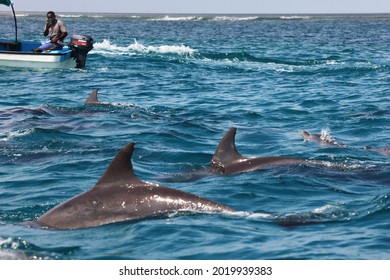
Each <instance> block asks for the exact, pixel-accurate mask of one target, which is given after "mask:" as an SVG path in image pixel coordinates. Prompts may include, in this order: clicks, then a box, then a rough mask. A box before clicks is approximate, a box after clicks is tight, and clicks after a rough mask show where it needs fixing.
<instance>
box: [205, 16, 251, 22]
mask: <svg viewBox="0 0 390 280" xmlns="http://www.w3.org/2000/svg"><path fill="white" fill-rule="evenodd" d="M256 19H258V17H257V16H248V17H237V16H216V17H215V18H213V19H212V20H215V21H245V20H256Z"/></svg>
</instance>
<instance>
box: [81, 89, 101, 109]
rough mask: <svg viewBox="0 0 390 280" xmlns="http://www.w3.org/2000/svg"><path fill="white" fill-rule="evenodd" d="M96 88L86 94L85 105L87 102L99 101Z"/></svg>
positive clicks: (94, 102)
mask: <svg viewBox="0 0 390 280" xmlns="http://www.w3.org/2000/svg"><path fill="white" fill-rule="evenodd" d="M98 91H99V90H98V89H94V90H93V91H92V92H91V93H90V94H89V96H88V98H87V100H85V103H84V104H85V105H88V104H96V103H99V100H98V97H97V95H98Z"/></svg>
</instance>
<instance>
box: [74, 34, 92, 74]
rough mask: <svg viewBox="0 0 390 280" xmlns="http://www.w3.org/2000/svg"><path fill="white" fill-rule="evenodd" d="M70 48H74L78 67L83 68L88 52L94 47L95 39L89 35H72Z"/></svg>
mask: <svg viewBox="0 0 390 280" xmlns="http://www.w3.org/2000/svg"><path fill="white" fill-rule="evenodd" d="M69 48H70V49H71V50H72V57H73V58H74V59H75V60H76V68H83V67H84V66H85V63H86V61H87V54H88V52H89V51H90V50H92V49H93V39H92V37H91V36H87V35H72V36H71V37H70V43H69Z"/></svg>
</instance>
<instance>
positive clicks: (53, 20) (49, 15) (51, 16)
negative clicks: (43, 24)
mask: <svg viewBox="0 0 390 280" xmlns="http://www.w3.org/2000/svg"><path fill="white" fill-rule="evenodd" d="M46 16H47V23H49V24H50V25H54V24H55V23H56V14H55V13H54V12H53V11H49V12H47V14H46Z"/></svg>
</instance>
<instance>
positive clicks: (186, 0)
mask: <svg viewBox="0 0 390 280" xmlns="http://www.w3.org/2000/svg"><path fill="white" fill-rule="evenodd" d="M12 1H13V2H14V7H15V10H16V11H17V12H18V11H20V12H21V11H31V12H32V11H37V12H46V11H48V10H53V11H55V12H91V13H96V12H107V13H165V14H172V13H190V14H197V13H201V14H202V13H210V14H215V13H221V14H226V13H229V14H243V13H244V14H305V13H390V0H64V1H55V0H12ZM7 9H9V8H7V7H6V6H0V11H6V10H7Z"/></svg>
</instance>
